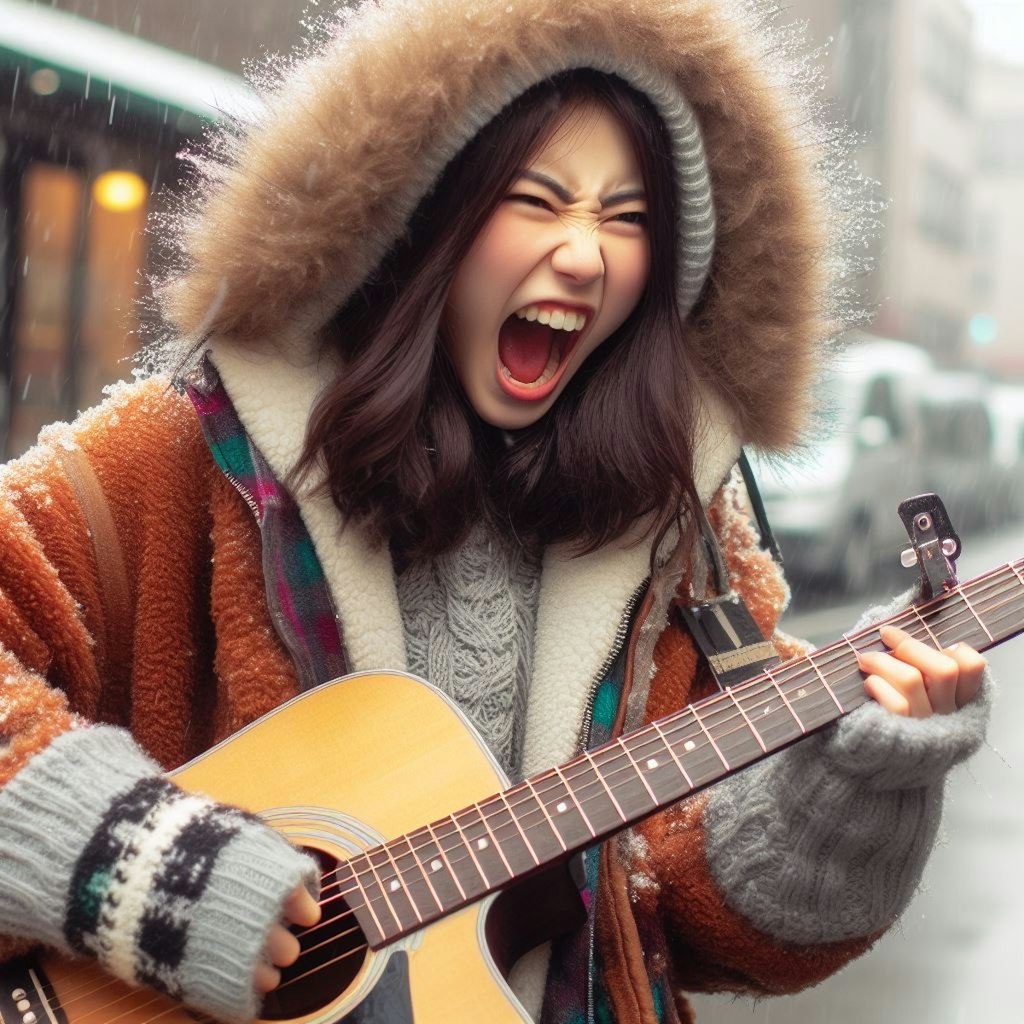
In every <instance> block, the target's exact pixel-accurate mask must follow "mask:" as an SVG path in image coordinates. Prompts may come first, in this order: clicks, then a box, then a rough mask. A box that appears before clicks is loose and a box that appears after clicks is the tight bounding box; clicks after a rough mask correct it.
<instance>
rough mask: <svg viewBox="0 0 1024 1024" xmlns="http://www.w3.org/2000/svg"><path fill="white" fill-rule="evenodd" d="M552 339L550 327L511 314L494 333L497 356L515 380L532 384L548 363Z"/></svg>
mask: <svg viewBox="0 0 1024 1024" xmlns="http://www.w3.org/2000/svg"><path fill="white" fill-rule="evenodd" d="M553 338H554V332H553V331H552V329H551V328H550V327H547V326H545V325H544V324H538V323H535V322H534V323H531V322H530V321H529V320H520V319H519V317H517V316H511V317H509V318H508V319H507V320H506V321H505V323H504V324H502V326H501V333H500V334H499V335H498V356H499V358H500V359H501V361H502V363H504V364H505V366H507V367H508V368H509V370H510V372H511V373H512V376H513V377H515V379H516V380H518V381H522V383H523V384H532V383H533V382H534V381H535V380H537V379H538V378H539V377H540V375H541V374H542V373H543V372H544V367H545V366H547V365H548V360H549V359H550V358H551V343H552V341H553Z"/></svg>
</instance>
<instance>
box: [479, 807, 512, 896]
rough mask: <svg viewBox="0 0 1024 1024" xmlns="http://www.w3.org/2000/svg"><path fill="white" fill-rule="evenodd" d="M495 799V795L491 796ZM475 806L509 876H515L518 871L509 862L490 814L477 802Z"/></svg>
mask: <svg viewBox="0 0 1024 1024" xmlns="http://www.w3.org/2000/svg"><path fill="white" fill-rule="evenodd" d="M491 799H492V800H493V797H492V798H491ZM473 806H474V807H475V808H476V809H477V811H478V812H479V813H480V820H481V821H482V822H483V825H484V828H485V829H487V834H488V835H489V836H490V837H491V845H492V846H493V847H494V848H495V849H496V850H497V851H498V856H499V857H500V858H501V862H502V864H504V865H505V870H506V871H507V872H508V877H509V878H515V877H516V873H515V872H514V871H513V870H512V865H511V864H509V862H508V858H507V857H506V856H505V851H504V850H503V849H502V848H501V842H500V840H499V839H498V837H497V836H496V835H495V833H494V832H493V831H492V829H491V825H490V821H489V818H490V815H488V814H487V813H486V812H485V811H484V809H483V807H481V806H480V804H478V803H475V804H473Z"/></svg>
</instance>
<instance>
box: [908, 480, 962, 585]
mask: <svg viewBox="0 0 1024 1024" xmlns="http://www.w3.org/2000/svg"><path fill="white" fill-rule="evenodd" d="M899 514H900V519H902V520H903V525H904V527H905V528H906V531H907V534H908V536H909V537H910V547H909V548H907V549H906V550H905V551H904V552H903V553H902V555H901V556H900V562H901V563H902V565H903V567H904V568H905V569H912V568H913V567H914V566H915V565H917V566H919V567H920V569H921V596H920V598H919V599H918V600H919V602H921V601H930V600H931V599H932V598H933V597H937V596H938V595H939V594H941V593H943V592H945V591H947V590H952V589H953V588H954V587H956V586H959V582H960V581H959V580H958V579H957V576H956V560H957V559H958V558H959V557H960V552H961V550H962V547H963V545H962V544H961V543H960V537H959V536H958V535H957V532H956V531H955V530H954V529H953V526H952V524H951V523H950V521H949V515H948V513H947V512H946V506H945V505H944V504H943V503H942V499H941V498H940V497H939V496H938V495H937V494H919V495H918V496H917V497H916V498H907V500H906V501H902V502H900V505H899Z"/></svg>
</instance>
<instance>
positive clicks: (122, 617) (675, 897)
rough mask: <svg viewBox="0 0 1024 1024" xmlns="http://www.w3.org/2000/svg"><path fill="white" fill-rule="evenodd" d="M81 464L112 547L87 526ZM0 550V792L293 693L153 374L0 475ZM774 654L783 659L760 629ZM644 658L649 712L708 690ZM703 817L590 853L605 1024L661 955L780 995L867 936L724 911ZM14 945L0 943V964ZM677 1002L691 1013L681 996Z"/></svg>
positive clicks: (224, 524) (179, 745)
mask: <svg viewBox="0 0 1024 1024" xmlns="http://www.w3.org/2000/svg"><path fill="white" fill-rule="evenodd" d="M81 458H84V460H86V462H87V464H88V467H89V469H88V470H87V471H86V473H85V476H86V477H88V476H89V475H90V473H91V474H92V475H94V477H95V480H96V482H97V483H98V485H99V487H100V488H101V490H102V494H103V497H104V499H105V504H106V506H107V507H108V508H109V511H110V515H111V517H112V524H113V532H114V535H115V536H116V546H117V547H118V548H119V549H120V550H119V552H118V551H116V550H113V551H112V550H110V549H109V546H108V540H109V539H108V538H104V537H97V538H94V537H92V536H90V534H89V532H88V530H87V526H86V520H85V518H84V515H83V510H82V504H81V498H80V496H79V493H78V492H77V491H76V480H77V481H78V484H77V486H79V487H80V486H81V479H82V476H83V473H82V470H81V469H77V470H76V469H75V468H74V464H75V460H77V459H81ZM711 514H712V519H713V521H714V522H715V524H716V526H717V527H718V529H719V532H720V534H721V538H722V541H723V549H724V551H725V552H726V555H727V558H728V560H729V563H730V570H731V574H732V577H733V582H734V584H735V585H736V586H738V588H739V589H740V590H741V591H742V592H743V593H744V596H745V598H746V600H747V602H748V604H749V606H750V608H751V611H752V612H753V614H754V616H755V618H756V619H757V621H758V623H759V624H760V626H761V628H762V629H763V630H764V631H765V633H766V635H771V634H772V632H773V631H774V628H775V623H776V620H777V618H778V615H779V612H780V610H781V607H782V604H783V602H784V597H785V585H784V584H783V583H782V581H781V578H780V577H779V575H778V573H777V571H776V570H775V568H774V566H773V565H772V564H771V561H770V559H769V558H768V556H767V555H766V554H765V553H764V552H762V551H761V550H760V549H759V548H758V546H757V543H756V537H755V535H754V533H753V531H752V529H751V528H750V526H749V524H748V523H747V522H746V520H745V518H744V517H743V516H742V515H740V514H739V510H738V509H736V508H733V507H731V506H730V505H729V503H728V501H727V500H726V499H724V498H723V497H722V496H721V495H720V496H719V497H718V499H716V502H715V503H714V505H713V506H712V509H711ZM0 550H3V552H4V557H3V560H2V563H0V680H2V691H0V741H2V745H0V784H3V783H5V782H6V781H8V780H9V779H10V778H12V777H13V776H14V775H15V774H16V773H17V772H18V770H19V769H20V768H21V767H22V766H23V765H24V764H25V763H26V762H27V761H28V760H29V759H30V758H31V757H32V756H33V755H34V754H35V753H37V752H38V751H40V750H41V749H43V748H44V747H45V746H46V745H47V744H48V743H49V742H50V741H51V740H52V739H53V738H54V737H55V736H57V735H59V734H60V733H62V732H64V731H65V730H67V729H69V728H72V727H73V725H74V723H75V721H76V717H80V718H82V719H87V720H90V721H102V722H108V723H113V724H116V725H121V726H124V727H126V728H128V729H130V730H131V732H132V733H133V735H134V736H135V738H136V740H137V741H138V742H139V744H140V745H141V746H142V747H143V748H144V749H145V750H146V751H147V752H148V753H149V754H150V755H152V756H153V757H154V758H155V759H156V760H157V761H159V762H160V763H161V764H162V765H163V766H165V767H166V768H167V769H168V770H169V769H172V768H174V767H176V766H178V765H180V764H182V763H184V762H185V761H187V760H189V759H190V758H192V757H193V756H195V755H197V754H198V753H200V752H202V751H203V750H205V749H207V748H209V747H210V746H212V745H213V744H214V743H216V742H218V741H220V740H222V739H224V738H225V737H227V736H228V735H230V734H231V733H232V732H234V731H236V730H237V729H239V728H241V727H242V726H244V725H246V724H248V723H249V722H251V721H253V720H254V719H255V718H258V717H259V716H261V715H263V714H265V713H266V712H268V711H270V710H271V709H272V708H274V707H276V706H277V705H278V704H280V703H281V702H283V701H285V700H287V699H288V698H290V697H292V696H294V695H295V693H296V692H297V690H298V683H297V679H296V674H295V671H294V669H293V667H292V665H291V663H290V661H289V658H288V656H287V654H286V653H285V651H284V648H283V647H282V645H281V643H280V641H279V640H278V637H277V635H276V634H275V632H274V629H273V626H272V624H271V621H270V618H269V615H268V611H267V605H266V599H265V594H264V581H263V575H262V567H261V556H260V537H259V531H258V528H257V525H256V522H255V520H254V518H253V516H252V514H251V512H250V510H249V509H248V507H247V506H246V504H245V503H244V501H243V500H242V499H241V498H240V496H239V495H238V493H237V492H236V491H235V490H234V488H233V487H232V485H231V484H230V483H228V482H227V481H226V480H225V479H224V477H223V476H222V475H221V473H220V471H219V470H218V469H217V467H216V465H215V463H214V462H213V460H212V458H211V456H210V454H209V452H208V450H207V448H206V444H205V442H204V440H203V437H202V435H201V433H200V430H199V425H198V421H197V419H196V416H195V414H194V412H193V410H192V408H191V405H190V404H189V402H188V401H187V400H186V399H184V398H183V397H181V396H180V395H178V394H177V393H176V392H174V391H173V390H171V389H170V388H168V387H167V385H166V383H162V382H160V381H158V380H150V381H147V382H144V383H142V384H137V385H132V386H125V387H124V388H122V389H120V390H119V391H118V392H117V393H116V394H115V396H114V397H113V398H112V399H111V400H109V401H108V402H106V403H104V405H103V406H100V407H99V408H98V409H95V410H92V411H90V412H88V413H86V414H84V415H83V416H81V417H80V418H79V420H78V421H77V422H76V423H75V424H74V425H73V426H71V427H66V426H58V427H54V428H50V430H49V431H47V432H45V433H44V435H43V441H42V443H41V444H40V445H39V446H37V447H36V448H34V449H33V450H32V451H31V452H30V453H29V454H28V455H26V456H25V457H24V458H22V459H21V460H19V461H17V462H15V463H12V464H10V465H8V466H7V467H4V468H3V470H2V471H0ZM119 558H123V561H124V570H123V576H121V571H120V569H118V568H117V561H118V559H119ZM112 574H113V575H115V576H119V577H121V580H122V581H123V582H124V584H125V587H126V589H125V592H124V593H123V594H119V593H118V588H117V587H116V586H112V585H111V583H110V576H111V575H112ZM104 577H106V578H105V579H104ZM101 580H102V582H101ZM751 581H757V585H756V586H755V585H754V584H752V582H751ZM116 582H117V581H115V583H116ZM777 644H778V645H779V647H780V652H781V653H782V654H783V655H787V656H788V655H791V654H795V653H797V647H796V646H795V645H794V644H793V642H792V641H787V640H786V639H785V638H783V637H781V636H778V635H777ZM655 661H656V664H657V666H658V671H657V673H656V675H655V677H654V680H653V682H652V685H651V691H650V697H649V700H648V707H647V709H646V714H647V716H648V718H653V717H660V716H662V715H664V714H666V713H668V712H669V711H671V710H674V709H676V708H678V707H681V706H682V705H684V704H686V703H688V702H689V701H691V700H694V699H697V698H698V697H701V696H704V695H706V693H707V692H708V687H709V681H708V679H707V677H706V675H705V674H704V673H703V672H702V671H701V670H700V668H699V666H698V658H697V655H696V653H695V650H694V647H693V644H692V642H691V641H690V638H689V636H688V635H686V634H685V633H683V632H682V631H680V630H679V629H678V628H676V627H674V626H670V627H668V628H666V630H665V631H664V632H663V634H662V635H661V637H660V639H659V641H658V645H657V649H656V652H655ZM702 807H703V801H702V799H701V798H700V797H699V796H698V797H696V798H694V799H691V800H689V801H685V802H684V803H682V804H680V805H679V806H677V807H675V808H673V809H672V810H670V811H668V812H666V813H663V814H660V815H656V816H655V817H653V818H651V819H649V820H648V821H647V822H645V823H643V824H642V825H641V826H639V827H638V830H637V832H638V834H639V836H641V837H642V839H643V840H646V846H645V851H646V853H645V856H644V857H643V858H642V862H643V863H642V865H640V867H641V868H642V870H643V871H644V872H649V873H650V874H651V875H652V876H653V877H654V878H655V879H656V881H657V884H656V885H655V886H650V885H643V884H637V881H636V876H635V875H633V876H632V877H631V876H630V874H629V873H628V872H627V868H626V867H624V866H623V863H622V861H621V860H620V858H619V857H617V856H616V855H615V851H616V849H617V846H618V844H617V843H614V842H613V843H609V844H607V847H606V852H605V862H606V871H605V873H604V877H605V881H604V884H603V887H602V889H601V891H600V892H599V894H598V899H599V904H600V913H599V937H600V941H601V943H602V949H603V954H604V962H605V967H606V971H607V981H608V987H609V992H610V995H611V998H612V1001H613V1004H614V1008H615V1010H616V1013H617V1017H618V1019H619V1020H620V1021H623V1022H626V1021H629V1022H633V1021H637V1022H644V1024H654V1021H655V1020H656V1018H655V1015H654V1008H653V1006H652V1005H651V997H650V990H649V987H648V985H647V982H646V977H647V969H648V964H650V965H651V966H656V964H657V962H658V958H661V957H666V956H667V957H669V963H670V965H671V970H672V972H673V977H674V979H675V981H676V982H678V985H679V986H680V988H683V987H685V988H687V989H691V990H720V989H729V990H739V991H746V992H752V993H784V992H791V991H795V990H798V989H800V988H803V987H805V986H807V985H809V984H813V983H815V982H817V981H819V980H821V979H822V978H824V977H826V976H827V975H828V974H830V973H832V972H833V971H835V970H836V969H837V968H839V967H840V966H842V965H843V964H844V963H846V962H847V961H848V960H849V959H850V958H851V957H853V956H855V955H857V954H859V953H860V952H862V951H863V950H864V949H865V948H866V947H867V946H868V945H869V942H868V941H867V940H863V941H853V942H845V943H836V944H832V945H828V946H821V947H794V946H791V945H782V944H780V943H778V942H776V941H775V940H773V939H772V938H770V937H769V936H767V935H765V934H763V933H760V932H758V931H757V930H756V929H754V928H753V927H752V926H751V925H750V924H748V923H747V922H746V921H745V920H743V919H742V918H741V917H739V916H738V915H737V914H735V913H734V912H732V911H731V910H730V909H729V908H728V907H727V906H726V905H725V904H724V902H723V900H722V898H721V896H720V894H719V892H718V890H717V888H716V886H715V884H714V882H713V880H712V876H711V874H710V871H709V868H708V865H707V863H706V860H705V857H704V840H703V833H702V827H701V811H702ZM626 859H627V861H629V858H626ZM637 868H638V864H637V863H636V862H635V861H632V862H629V870H630V871H633V870H635V869H637ZM644 915H646V916H647V921H646V922H642V925H643V926H642V927H641V928H639V929H638V916H639V917H641V918H642V917H643V916H644ZM652 924H653V925H654V926H655V927H654V928H653V931H654V932H656V933H661V934H664V936H665V942H664V945H662V946H660V947H659V948H656V949H651V948H647V949H643V948H641V944H640V939H639V934H640V931H642V932H643V934H645V935H649V934H651V933H652V927H651V925H652ZM18 949H19V944H18V943H17V942H16V941H13V940H9V939H2V938H0V958H4V957H7V956H10V955H12V954H13V953H15V952H16V951H18ZM677 1010H678V1012H679V1015H680V1017H681V1018H682V1019H683V1020H689V1019H692V1017H691V1014H690V1011H689V1008H688V1005H687V1003H686V1000H685V997H684V996H683V995H682V993H681V992H680V994H679V998H678V1004H677Z"/></svg>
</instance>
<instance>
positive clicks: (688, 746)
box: [683, 740, 697, 750]
mask: <svg viewBox="0 0 1024 1024" xmlns="http://www.w3.org/2000/svg"><path fill="white" fill-rule="evenodd" d="M696 749H697V744H696V743H694V742H693V740H687V741H686V742H685V743H684V744H683V750H696Z"/></svg>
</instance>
